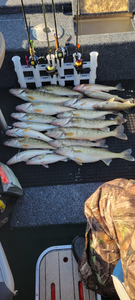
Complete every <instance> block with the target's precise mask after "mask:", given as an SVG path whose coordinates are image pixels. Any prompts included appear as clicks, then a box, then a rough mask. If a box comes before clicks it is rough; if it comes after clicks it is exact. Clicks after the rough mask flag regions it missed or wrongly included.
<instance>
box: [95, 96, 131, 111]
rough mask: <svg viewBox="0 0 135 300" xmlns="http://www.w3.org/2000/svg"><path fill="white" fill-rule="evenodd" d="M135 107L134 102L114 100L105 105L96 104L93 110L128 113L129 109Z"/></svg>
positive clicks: (106, 102)
mask: <svg viewBox="0 0 135 300" xmlns="http://www.w3.org/2000/svg"><path fill="white" fill-rule="evenodd" d="M133 107H135V103H133V101H127V102H124V103H121V102H117V101H115V100H114V99H113V98H112V99H110V100H109V101H105V102H104V103H103V102H102V103H100V104H99V103H98V104H94V105H93V108H94V109H98V110H100V109H101V110H114V111H115V110H116V111H125V112H127V111H128V110H129V109H131V108H133Z"/></svg>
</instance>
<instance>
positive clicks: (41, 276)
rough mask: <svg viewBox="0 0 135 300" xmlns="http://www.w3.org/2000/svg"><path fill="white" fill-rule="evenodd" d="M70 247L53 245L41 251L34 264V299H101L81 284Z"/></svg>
mask: <svg viewBox="0 0 135 300" xmlns="http://www.w3.org/2000/svg"><path fill="white" fill-rule="evenodd" d="M71 247H72V246H71V245H66V246H54V247H50V248H48V249H46V250H45V251H43V252H42V253H41V255H40V256H39V258H38V260H37V264H36V282H35V285H36V287H35V300H101V296H100V295H97V294H95V292H93V291H91V290H88V289H86V288H85V287H84V286H83V285H82V282H81V281H80V278H79V275H78V265H77V262H76V260H75V259H74V256H73V254H72V249H71Z"/></svg>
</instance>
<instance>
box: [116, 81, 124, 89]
mask: <svg viewBox="0 0 135 300" xmlns="http://www.w3.org/2000/svg"><path fill="white" fill-rule="evenodd" d="M115 88H116V89H117V90H119V91H125V89H123V87H122V84H121V83H118V84H117V85H116V87H115Z"/></svg>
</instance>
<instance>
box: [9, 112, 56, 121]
mask: <svg viewBox="0 0 135 300" xmlns="http://www.w3.org/2000/svg"><path fill="white" fill-rule="evenodd" d="M11 117H12V118H14V119H17V120H19V121H27V122H35V123H36V122H37V123H51V122H52V121H53V120H55V119H56V118H55V117H53V116H51V115H50V116H46V115H43V114H42V115H41V114H28V113H25V112H23V113H12V114H11Z"/></svg>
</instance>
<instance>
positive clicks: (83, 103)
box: [63, 98, 104, 110]
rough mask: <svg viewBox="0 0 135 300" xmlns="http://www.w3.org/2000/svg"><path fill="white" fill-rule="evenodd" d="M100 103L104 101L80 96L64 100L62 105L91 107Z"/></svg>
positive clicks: (80, 107) (82, 107) (81, 107)
mask: <svg viewBox="0 0 135 300" xmlns="http://www.w3.org/2000/svg"><path fill="white" fill-rule="evenodd" d="M100 103H104V101H101V100H98V99H93V98H91V99H90V98H82V99H77V100H76V99H72V100H69V101H66V102H64V103H63V104H64V106H68V107H72V108H77V109H90V110H92V109H93V106H94V105H100Z"/></svg>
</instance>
